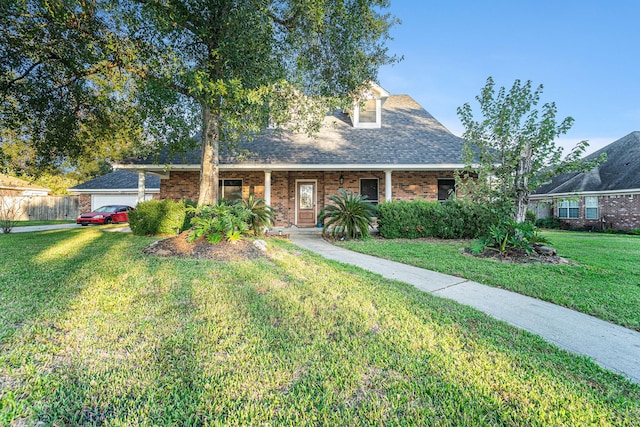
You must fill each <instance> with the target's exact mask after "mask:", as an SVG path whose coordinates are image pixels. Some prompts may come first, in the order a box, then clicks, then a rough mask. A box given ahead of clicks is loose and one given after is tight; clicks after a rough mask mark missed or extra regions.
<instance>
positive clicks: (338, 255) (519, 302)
mask: <svg viewBox="0 0 640 427" xmlns="http://www.w3.org/2000/svg"><path fill="white" fill-rule="evenodd" d="M291 241H292V242H293V243H295V244H296V245H298V246H300V247H302V248H304V249H308V250H310V251H312V252H316V253H318V254H320V255H322V256H324V257H325V258H328V259H332V260H336V261H339V262H342V263H345V264H352V265H355V266H358V267H361V268H363V269H365V270H369V271H371V272H374V273H377V274H380V275H381V276H383V277H386V278H388V279H393V280H398V281H401V282H405V283H408V284H411V285H413V286H415V287H416V288H418V289H420V290H422V291H425V292H430V293H432V294H434V295H437V296H440V297H444V298H449V299H452V300H455V301H457V302H459V303H461V304H465V305H468V306H471V307H474V308H476V309H478V310H480V311H483V312H485V313H487V314H489V315H491V316H492V317H494V318H496V319H498V320H503V321H505V322H507V323H509V324H511V325H514V326H516V327H518V328H521V329H524V330H526V331H529V332H532V333H534V334H536V335H539V336H541V337H542V338H544V339H545V340H547V341H549V342H551V343H553V344H555V345H556V346H558V347H560V348H562V349H565V350H567V351H569V352H571V353H575V354H579V355H584V356H587V357H589V358H591V359H592V360H593V361H594V362H596V363H597V364H599V365H600V366H602V367H603V368H605V369H609V370H611V371H614V372H617V373H619V374H622V375H624V376H626V377H628V378H629V379H630V380H632V381H634V382H637V383H640V332H636V331H632V330H630V329H627V328H623V327H621V326H617V325H614V324H611V323H608V322H605V321H603V320H600V319H597V318H595V317H593V316H589V315H586V314H582V313H579V312H577V311H574V310H571V309H568V308H564V307H560V306H557V305H555V304H551V303H548V302H544V301H541V300H538V299H535V298H531V297H527V296H524V295H520V294H518V293H515V292H510V291H505V290H504V289H498V288H492V287H490V286H486V285H481V284H479V283H476V282H471V281H469V280H466V279H462V278H460V277H454V276H448V275H446V274H441V273H437V272H433V271H429V270H425V269H422V268H418V267H413V266H409V265H405V264H401V263H398V262H394V261H388V260H384V259H381V258H376V257H373V256H369V255H364V254H359V253H357V252H353V251H349V250H347V249H343V248H339V247H337V246H334V245H332V244H330V243H328V242H326V241H325V240H324V239H322V238H321V237H320V236H319V235H318V234H309V233H291Z"/></svg>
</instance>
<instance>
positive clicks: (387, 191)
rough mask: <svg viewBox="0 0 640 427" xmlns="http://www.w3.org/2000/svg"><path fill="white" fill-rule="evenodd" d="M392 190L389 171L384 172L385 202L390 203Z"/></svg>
mask: <svg viewBox="0 0 640 427" xmlns="http://www.w3.org/2000/svg"><path fill="white" fill-rule="evenodd" d="M392 193H393V190H392V187H391V171H390V170H387V171H384V200H385V202H390V201H391V196H392Z"/></svg>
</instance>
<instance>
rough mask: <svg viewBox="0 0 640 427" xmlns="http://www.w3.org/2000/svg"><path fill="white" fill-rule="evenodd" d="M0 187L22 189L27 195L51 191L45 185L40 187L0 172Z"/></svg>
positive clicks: (44, 193) (43, 193) (2, 188)
mask: <svg viewBox="0 0 640 427" xmlns="http://www.w3.org/2000/svg"><path fill="white" fill-rule="evenodd" d="M0 189H1V190H14V191H22V192H23V194H25V195H29V194H34V195H46V194H48V193H49V191H51V190H50V189H48V188H46V187H41V186H39V185H36V184H31V183H30V182H27V181H25V180H23V179H20V178H16V177H14V176H9V175H5V174H2V173H0Z"/></svg>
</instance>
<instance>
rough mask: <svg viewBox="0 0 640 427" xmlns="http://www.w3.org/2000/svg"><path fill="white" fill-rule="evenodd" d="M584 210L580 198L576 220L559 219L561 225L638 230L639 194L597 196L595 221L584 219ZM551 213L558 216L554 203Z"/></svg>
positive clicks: (583, 202) (639, 226)
mask: <svg viewBox="0 0 640 427" xmlns="http://www.w3.org/2000/svg"><path fill="white" fill-rule="evenodd" d="M585 210H586V208H585V198H584V197H580V198H579V199H578V212H579V213H578V218H561V221H562V223H563V224H564V225H565V226H566V227H568V228H593V229H597V230H600V229H608V228H610V229H614V230H626V231H628V230H636V229H640V194H626V195H622V194H619V195H605V196H599V197H598V219H597V220H591V219H585ZM553 213H554V215H555V216H558V203H555V206H554V211H553ZM603 219H604V221H603Z"/></svg>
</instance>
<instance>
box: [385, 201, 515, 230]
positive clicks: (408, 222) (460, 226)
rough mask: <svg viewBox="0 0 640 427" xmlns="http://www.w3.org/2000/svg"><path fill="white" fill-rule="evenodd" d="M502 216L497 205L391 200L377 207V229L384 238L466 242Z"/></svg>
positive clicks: (495, 222) (501, 211)
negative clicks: (460, 240)
mask: <svg viewBox="0 0 640 427" xmlns="http://www.w3.org/2000/svg"><path fill="white" fill-rule="evenodd" d="M504 215H508V213H506V212H505V211H504V210H503V209H499V207H498V206H494V205H486V204H480V203H475V202H472V201H468V200H463V199H449V200H447V201H445V202H443V203H440V202H427V201H424V200H417V201H412V202H407V201H392V202H385V203H381V204H380V205H378V230H379V232H380V235H381V236H382V237H384V238H386V239H397V238H407V239H416V238H420V237H438V238H443V239H470V238H477V237H479V236H482V235H484V234H486V233H487V232H488V230H489V227H490V226H491V225H493V224H497V223H498V221H499V220H500V218H501V217H503V216H504Z"/></svg>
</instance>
